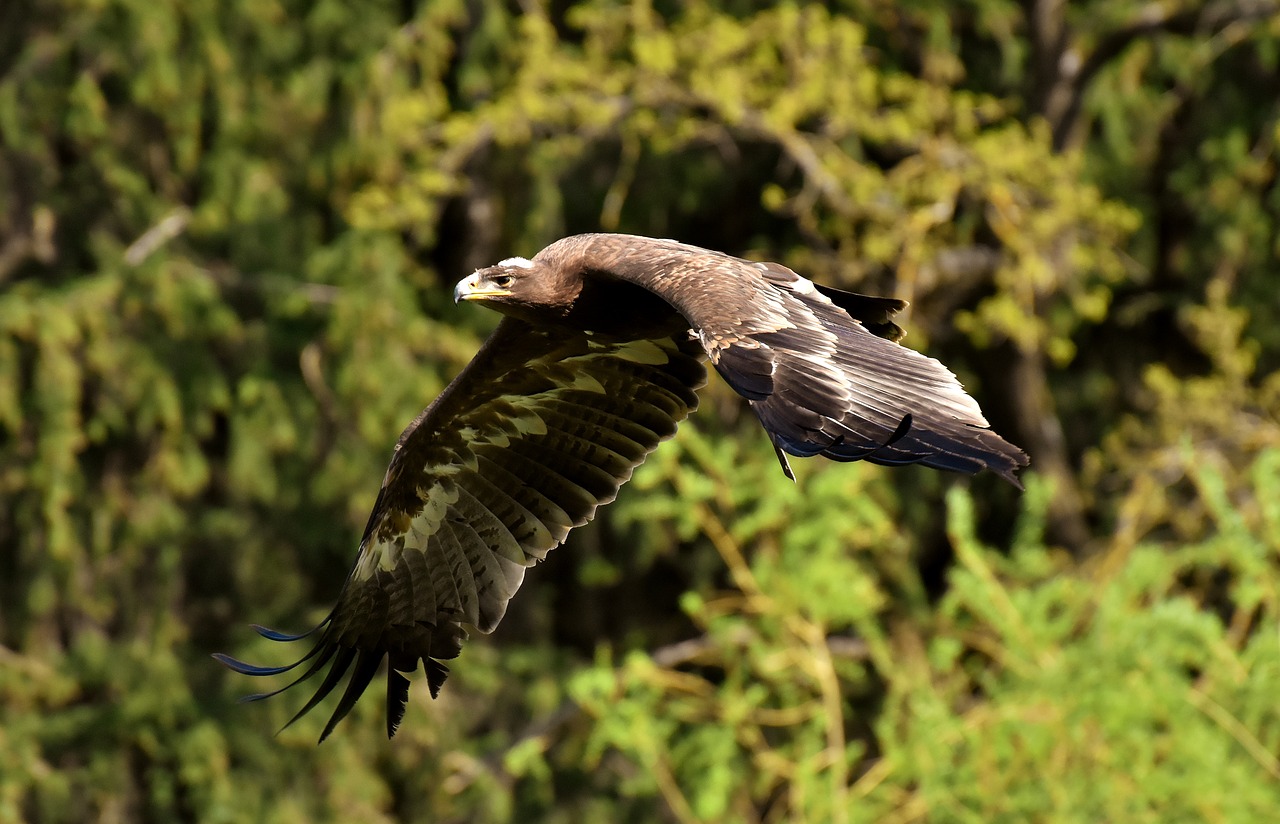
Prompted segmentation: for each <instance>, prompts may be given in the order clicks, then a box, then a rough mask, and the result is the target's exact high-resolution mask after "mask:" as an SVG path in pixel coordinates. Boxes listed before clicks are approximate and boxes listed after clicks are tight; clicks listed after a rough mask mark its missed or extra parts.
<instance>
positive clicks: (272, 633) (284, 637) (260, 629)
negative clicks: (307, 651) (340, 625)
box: [249, 618, 329, 642]
mask: <svg viewBox="0 0 1280 824" xmlns="http://www.w3.org/2000/svg"><path fill="white" fill-rule="evenodd" d="M327 623H329V619H328V618H326V619H324V620H323V621H321V622H320V623H318V624H316V625H315V626H314V627H312V628H311V629H309V630H307V631H306V632H300V633H298V634H297V635H290V634H288V633H286V632H280V631H279V630H274V629H271V628H270V627H264V626H262V625H261V624H250V625H249V626H251V627H253V631H254V632H256V633H258V634H259V635H261V636H262V637H263V638H266V639H267V640H269V641H285V642H287V641H301V640H302V639H303V638H307V637H310V636H311V634H312V633H314V632H315V631H316V630H318V629H320V628H321V627H323V626H324V625H325V624H327Z"/></svg>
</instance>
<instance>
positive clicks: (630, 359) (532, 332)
mask: <svg viewBox="0 0 1280 824" xmlns="http://www.w3.org/2000/svg"><path fill="white" fill-rule="evenodd" d="M701 356H702V353H701V351H700V350H699V347H698V346H697V344H696V342H692V341H689V340H674V339H672V338H661V339H656V340H630V341H620V340H614V341H611V340H604V339H598V337H597V336H590V335H587V334H583V333H581V332H573V331H571V330H568V329H564V330H551V329H546V328H541V327H539V328H535V327H533V326H530V325H528V324H526V323H524V322H522V321H518V320H513V319H510V318H504V319H503V320H502V322H501V323H500V324H499V326H498V328H497V330H496V331H495V332H494V333H493V335H492V336H491V337H490V338H489V340H488V341H487V342H486V343H485V345H484V346H483V348H482V349H481V350H480V352H479V353H478V354H477V355H476V357H475V359H474V360H473V361H472V362H471V363H470V364H469V365H468V366H467V367H466V368H465V369H464V370H463V371H462V372H461V373H460V374H459V375H458V377H457V378H455V379H454V381H453V382H452V383H451V384H449V386H448V387H447V388H446V389H445V390H444V392H443V393H441V395H440V397H439V398H437V399H436V401H435V402H434V403H432V404H431V406H429V407H428V408H427V409H426V410H425V411H424V412H423V413H422V414H421V415H420V416H419V417H418V419H417V420H416V421H414V422H413V423H412V424H411V425H410V426H409V428H408V429H406V430H405V432H404V434H403V435H401V436H400V440H399V442H398V443H397V445H396V448H395V452H394V454H393V456H392V459H391V465H390V467H389V468H388V469H387V474H386V478H385V479H384V480H383V483H382V489H381V491H380V492H379V494H378V499H377V502H376V503H375V504H374V508H373V514H372V515H371V516H370V518H369V524H368V526H367V527H366V528H365V534H364V538H363V539H362V541H361V543H360V552H359V555H358V557H357V559H356V564H355V568H354V569H353V570H352V571H351V574H350V576H349V577H348V578H347V582H346V585H345V586H344V587H343V590H342V593H341V595H340V596H339V598H338V603H337V606H335V607H334V610H333V612H332V613H331V614H330V615H329V617H328V618H327V619H325V621H324V622H323V623H322V624H321V625H320V626H319V627H317V628H316V630H313V631H312V632H316V631H319V632H320V636H319V638H318V640H317V641H316V643H315V645H314V646H313V647H312V648H311V650H310V651H309V652H308V653H307V654H306V655H305V656H304V657H303V658H302V659H301V660H300V661H298V662H296V663H294V664H291V665H289V666H284V667H255V666H253V665H250V664H245V663H243V662H240V661H236V660H235V659H232V658H229V657H227V656H218V657H219V660H221V661H223V663H225V664H227V665H228V666H230V667H231V668H232V669H235V670H237V671H238V672H242V673H245V674H249V675H275V674H278V673H281V672H285V671H287V670H290V669H293V668H294V667H296V666H298V665H299V664H302V663H303V662H306V661H309V662H310V664H309V665H308V666H307V668H306V669H305V670H304V671H303V673H302V675H301V676H300V677H299V678H298V679H297V680H296V681H294V682H293V683H291V684H289V685H288V686H287V687H284V688H283V689H288V687H289V686H293V685H294V684H297V683H299V682H301V681H305V680H307V679H308V678H310V677H312V676H313V675H316V674H317V673H319V672H320V671H321V670H322V669H324V667H325V666H326V665H328V667H329V669H328V672H327V673H326V674H325V676H324V679H323V681H322V682H321V684H320V686H319V688H318V689H317V691H316V693H315V695H314V696H313V697H312V698H311V700H310V701H308V702H307V703H306V705H305V706H303V708H302V709H301V711H299V712H298V714H297V715H296V716H294V719H293V720H297V718H299V717H301V716H302V715H304V714H305V713H307V712H308V711H309V710H311V709H312V708H313V707H314V706H315V705H316V704H317V703H319V702H320V701H321V700H322V699H323V698H324V697H325V696H326V695H328V694H329V693H330V692H331V691H332V690H333V688H334V687H335V686H336V685H337V684H338V682H339V681H340V680H341V679H342V676H343V675H344V674H345V673H346V672H347V671H348V670H351V671H352V675H351V680H350V681H349V682H348V685H347V688H346V690H345V691H344V693H343V695H342V697H341V698H340V699H339V701H338V705H337V708H336V709H335V710H334V713H333V715H332V717H331V718H330V719H329V723H328V724H327V725H326V727H325V729H324V733H323V734H322V735H321V739H320V740H322V741H323V740H324V738H325V737H326V736H328V735H329V733H330V732H331V731H332V730H333V728H334V726H335V725H336V724H337V723H338V722H339V721H341V720H342V718H343V717H344V716H345V715H346V714H347V712H348V711H350V709H351V707H352V706H353V705H354V704H355V702H356V700H357V699H358V698H359V697H360V694H361V693H362V692H363V691H364V689H365V688H366V687H367V686H368V684H369V682H370V681H371V680H372V678H373V676H374V675H375V673H376V672H377V669H378V667H379V665H380V664H381V662H382V660H383V659H384V658H385V659H388V660H389V669H388V673H387V734H388V736H390V735H392V734H394V732H395V730H396V727H397V726H398V725H399V723H400V719H401V718H402V717H403V715H404V709H405V703H406V701H407V699H408V688H409V681H408V679H407V678H405V677H404V675H402V673H409V672H412V671H413V670H414V669H416V667H417V663H418V661H419V660H421V661H422V662H423V664H424V667H425V669H426V672H427V682H428V685H429V687H430V690H431V694H432V696H433V697H434V696H435V695H436V693H437V692H438V691H439V689H440V685H441V684H442V683H443V682H444V679H445V676H446V675H447V674H448V669H447V668H446V667H445V666H444V664H442V663H441V661H442V660H447V659H450V658H454V657H456V656H457V654H458V652H459V650H460V649H461V646H462V642H463V641H464V640H465V639H466V637H467V635H466V632H465V630H464V629H463V625H464V624H466V625H470V626H473V627H475V628H476V629H478V630H480V631H481V632H486V633H487V632H490V631H492V630H493V629H494V627H496V626H497V625H498V622H499V621H501V620H502V616H503V614H504V613H505V612H506V609H507V602H508V601H509V600H510V599H511V596H512V595H514V594H515V591H516V590H517V589H518V588H519V586H520V583H521V581H522V580H523V578H524V572H525V569H526V568H528V567H530V566H532V565H533V564H535V563H537V562H538V561H539V560H541V559H543V558H545V557H546V554H547V552H548V551H549V550H551V549H552V548H553V547H555V546H557V545H558V544H559V543H560V542H561V541H563V540H564V538H565V536H566V535H568V533H569V530H571V529H572V528H574V527H575V526H581V525H582V524H584V523H586V522H587V521H588V520H590V519H591V517H592V515H593V514H594V513H595V511H596V508H597V507H598V506H600V505H602V504H606V503H608V502H610V501H612V500H613V498H614V496H615V495H616V494H617V492H618V488H619V487H620V486H621V485H622V484H624V483H626V482H627V481H628V480H629V479H630V477H631V473H632V471H633V470H634V469H635V467H636V466H638V465H639V464H640V463H642V462H643V461H644V459H645V457H646V456H647V455H648V454H649V452H651V451H652V450H653V449H654V448H655V447H657V445H658V444H659V442H661V441H662V440H665V439H666V438H669V437H670V436H671V435H673V434H674V433H675V431H676V426H677V424H678V423H679V422H680V421H681V420H683V419H684V418H685V417H686V416H687V415H688V414H689V412H690V411H692V410H693V409H694V408H695V407H696V406H697V402H698V399H697V395H696V393H695V390H696V389H697V388H699V387H700V386H702V384H703V383H704V382H705V380H706V371H705V369H704V368H703V366H702V362H701ZM259 631H260V632H261V633H262V634H264V635H265V636H266V637H268V638H273V639H275V640H283V641H291V640H298V639H300V638H303V637H306V636H305V635H302V636H288V635H284V634H281V633H276V632H274V631H271V630H265V629H260V630H259ZM310 634H311V633H307V634H306V635H310ZM353 664H354V668H353ZM281 691H282V690H277V691H276V692H275V693H267V694H264V695H259V696H251V699H257V698H265V697H267V696H268V695H274V694H276V693H278V692H281ZM290 723H292V721H290Z"/></svg>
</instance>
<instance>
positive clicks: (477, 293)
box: [453, 272, 511, 303]
mask: <svg viewBox="0 0 1280 824" xmlns="http://www.w3.org/2000/svg"><path fill="white" fill-rule="evenodd" d="M481 280H482V278H481V276H480V273H479V272H475V273H474V274H472V275H471V276H470V277H465V278H463V279H462V280H460V281H458V285H457V286H455V287H453V302H454V303H459V302H461V301H464V300H483V299H484V298H500V297H504V296H506V295H510V294H511V292H510V290H507V289H496V288H494V287H492V286H488V287H482V286H481V285H480V281H481Z"/></svg>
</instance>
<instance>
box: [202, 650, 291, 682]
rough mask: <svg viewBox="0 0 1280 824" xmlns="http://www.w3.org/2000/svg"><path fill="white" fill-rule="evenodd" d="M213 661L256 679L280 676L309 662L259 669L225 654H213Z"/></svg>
mask: <svg viewBox="0 0 1280 824" xmlns="http://www.w3.org/2000/svg"><path fill="white" fill-rule="evenodd" d="M213 659H214V660H215V661H217V662H218V663H219V664H222V666H224V667H226V668H227V669H230V670H234V671H236V672H238V673H240V674H241V675H252V676H254V677H258V676H263V675H279V674H280V673H282V672H288V671H289V670H291V669H293V668H294V667H296V666H298V665H299V664H301V663H302V662H303V661H305V660H307V659H306V658H300V659H298V660H297V661H294V662H293V663H292V664H285V665H283V666H279V667H259V666H257V665H256V664H250V663H248V662H245V661H241V660H240V659H239V658H232V657H231V656H230V655H227V654H226V653H223V652H215V653H213Z"/></svg>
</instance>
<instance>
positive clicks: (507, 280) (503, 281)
mask: <svg viewBox="0 0 1280 824" xmlns="http://www.w3.org/2000/svg"><path fill="white" fill-rule="evenodd" d="M492 281H493V285H494V286H497V287H498V288H499V289H506V288H508V287H509V286H511V284H513V283H515V282H516V279H515V278H514V277H512V276H511V275H495V276H494V277H493V278H492Z"/></svg>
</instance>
